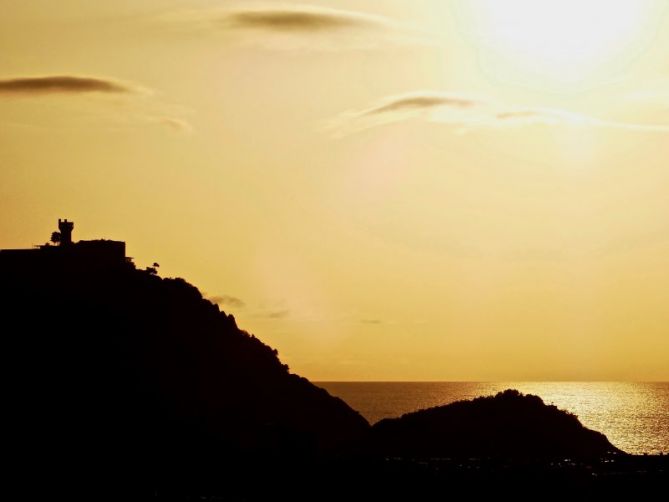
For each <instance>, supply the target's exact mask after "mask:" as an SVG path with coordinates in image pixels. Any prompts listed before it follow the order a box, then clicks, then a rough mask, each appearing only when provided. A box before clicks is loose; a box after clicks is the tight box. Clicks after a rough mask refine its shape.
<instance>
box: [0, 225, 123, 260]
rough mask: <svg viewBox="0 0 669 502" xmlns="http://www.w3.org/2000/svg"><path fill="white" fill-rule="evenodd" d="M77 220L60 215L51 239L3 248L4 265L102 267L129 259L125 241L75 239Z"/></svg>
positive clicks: (0, 258) (0, 251) (1, 256)
mask: <svg viewBox="0 0 669 502" xmlns="http://www.w3.org/2000/svg"><path fill="white" fill-rule="evenodd" d="M73 230H74V222H72V221H68V220H67V219H64V220H61V219H58V231H57V232H53V233H52V234H51V243H46V244H43V245H38V246H35V247H33V248H30V249H0V269H2V270H3V271H10V270H11V271H14V272H20V271H21V270H27V269H32V270H35V269H40V268H43V267H68V268H71V267H76V268H78V269H100V268H110V267H119V266H123V265H125V264H126V263H128V261H129V260H128V259H127V258H126V256H125V242H123V241H112V240H106V239H98V240H92V241H78V242H74V241H73V240H72V231H73Z"/></svg>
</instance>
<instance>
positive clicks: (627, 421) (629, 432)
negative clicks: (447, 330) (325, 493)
mask: <svg viewBox="0 0 669 502" xmlns="http://www.w3.org/2000/svg"><path fill="white" fill-rule="evenodd" d="M317 385H319V386H321V387H323V388H325V389H326V390H327V391H328V392H329V393H330V394H332V395H334V396H337V397H340V398H341V399H343V400H344V401H345V402H346V403H348V404H349V406H351V407H352V408H353V409H355V410H358V411H359V412H360V413H361V414H362V415H363V416H364V417H365V418H366V419H367V420H368V421H369V422H370V423H372V424H373V423H376V422H378V421H379V420H381V419H383V418H390V417H399V416H401V415H403V414H405V413H409V412H412V411H416V410H420V409H424V408H431V407H433V406H440V405H444V404H448V403H452V402H454V401H460V400H462V399H473V398H475V397H478V396H489V395H494V394H496V393H497V392H500V391H503V390H505V389H516V390H518V391H520V392H522V393H524V394H534V395H537V396H539V397H541V398H542V399H543V401H544V402H545V403H546V404H554V405H556V406H557V407H558V408H560V409H563V410H566V411H569V412H571V413H574V414H575V415H577V416H578V418H579V420H580V421H581V423H582V424H583V425H585V426H586V427H588V428H590V429H594V430H597V431H599V432H602V433H604V434H606V436H607V438H608V439H609V441H611V443H612V444H613V445H615V446H617V447H618V448H620V449H621V450H623V451H626V452H628V453H633V454H637V455H641V454H645V453H647V454H659V453H664V454H669V382H660V383H636V382H635V383H632V382H495V383H475V382H317Z"/></svg>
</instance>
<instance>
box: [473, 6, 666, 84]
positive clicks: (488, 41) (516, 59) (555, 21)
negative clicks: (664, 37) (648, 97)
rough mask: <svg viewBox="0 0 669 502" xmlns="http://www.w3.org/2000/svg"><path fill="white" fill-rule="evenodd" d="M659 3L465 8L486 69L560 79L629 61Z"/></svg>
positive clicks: (571, 80)
mask: <svg viewBox="0 0 669 502" xmlns="http://www.w3.org/2000/svg"><path fill="white" fill-rule="evenodd" d="M659 7H660V2H658V1H657V0H504V1H502V0H472V1H470V2H467V7H465V9H466V13H465V14H466V16H467V17H468V18H469V19H468V24H469V26H471V29H472V30H473V33H472V34H473V35H474V37H475V43H476V44H477V45H478V46H479V47H480V48H481V49H482V57H483V58H484V63H485V65H486V67H487V68H486V69H487V70H488V71H489V70H490V69H491V68H492V70H493V71H494V72H495V73H496V74H497V76H498V77H501V78H503V79H517V78H523V79H527V78H532V80H533V81H531V82H528V83H529V84H536V83H543V84H545V83H548V84H549V85H556V84H562V85H564V84H579V83H587V80H588V79H589V78H592V77H593V76H595V75H597V74H613V73H615V72H616V71H618V70H619V69H621V68H624V66H625V65H627V64H629V62H630V61H632V60H633V58H634V57H635V55H636V54H637V53H638V52H639V51H640V48H641V45H642V44H643V41H644V40H645V39H647V35H648V33H647V31H648V30H647V28H648V25H649V24H652V23H651V21H652V19H653V16H654V15H657V14H658V10H659ZM500 72H502V73H501V74H500ZM539 81H543V82H539Z"/></svg>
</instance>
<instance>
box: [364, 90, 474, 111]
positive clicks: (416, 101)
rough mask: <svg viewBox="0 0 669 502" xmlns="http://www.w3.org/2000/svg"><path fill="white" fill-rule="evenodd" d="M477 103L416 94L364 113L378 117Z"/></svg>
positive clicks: (456, 97)
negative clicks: (395, 112)
mask: <svg viewBox="0 0 669 502" xmlns="http://www.w3.org/2000/svg"><path fill="white" fill-rule="evenodd" d="M476 104H477V102H476V101H474V100H472V99H467V98H464V97H459V96H447V95H438V94H415V95H406V96H400V97H395V98H391V99H390V100H388V102H386V103H382V104H380V105H378V106H376V107H373V108H370V109H368V110H366V111H365V112H364V114H365V115H376V114H380V113H388V112H394V111H403V110H421V109H427V108H434V107H437V106H452V107H456V108H469V107H472V106H476Z"/></svg>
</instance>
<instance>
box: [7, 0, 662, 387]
mask: <svg viewBox="0 0 669 502" xmlns="http://www.w3.org/2000/svg"><path fill="white" fill-rule="evenodd" d="M0 12H2V15H1V16H0V200H1V201H2V209H3V210H2V212H0V247H2V248H7V247H26V246H30V245H32V244H37V243H42V242H44V241H46V240H47V239H48V237H49V235H50V233H51V231H52V230H54V229H55V223H56V220H57V218H59V217H62V218H69V219H72V220H74V221H75V225H76V226H75V238H81V239H90V238H98V237H106V238H112V239H119V240H125V241H127V243H128V253H129V254H130V255H131V256H133V257H134V258H135V262H136V263H137V264H138V265H139V266H147V265H149V264H151V263H153V262H154V261H158V262H159V263H160V264H161V267H160V272H161V274H162V275H165V276H180V277H184V278H186V279H187V280H189V281H190V282H192V283H193V284H195V285H197V286H198V287H199V288H200V289H201V290H202V291H203V292H205V294H206V295H207V296H208V297H209V298H214V299H215V300H216V301H218V302H219V303H220V304H221V306H222V308H223V309H224V310H226V311H228V312H231V313H233V314H234V315H235V316H236V317H237V320H238V323H239V325H240V326H241V327H242V328H244V329H246V330H248V331H250V332H253V333H254V334H256V335H257V336H258V337H259V338H260V339H261V340H263V341H265V342H266V343H268V344H270V345H272V346H274V347H276V348H278V350H279V353H280V356H281V358H282V360H283V361H284V362H286V363H287V364H289V366H290V367H291V369H292V370H293V371H295V372H298V373H301V374H303V375H305V376H307V377H309V378H311V379H314V380H479V381H480V380H590V379H596V380H667V379H669V308H668V306H669V150H668V145H669V2H666V1H665V0H560V1H559V2H558V1H553V0H505V1H500V0H462V1H457V0H454V1H450V2H449V1H445V0H443V1H442V0H411V1H409V0H384V1H383V2H379V1H373V0H350V1H349V0H341V1H334V0H332V1H329V2H326V1H314V2H310V3H290V2H284V1H281V2H272V1H266V2H255V1H252V0H245V1H243V0H238V1H235V0H227V1H226V0H218V1H210V0H162V1H158V0H153V1H150V0H114V1H96V2H91V1H89V0H60V1H58V2H54V1H53V0H22V1H13V0H0Z"/></svg>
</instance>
